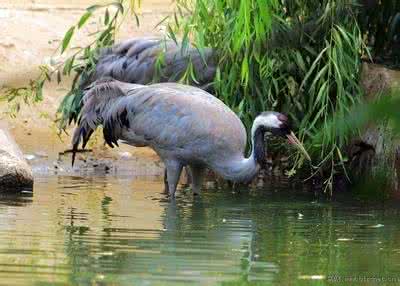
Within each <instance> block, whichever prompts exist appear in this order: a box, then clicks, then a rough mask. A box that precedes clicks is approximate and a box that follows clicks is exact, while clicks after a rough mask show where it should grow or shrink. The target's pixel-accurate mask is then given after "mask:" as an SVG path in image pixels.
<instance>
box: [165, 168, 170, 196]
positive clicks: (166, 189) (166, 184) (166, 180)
mask: <svg viewBox="0 0 400 286" xmlns="http://www.w3.org/2000/svg"><path fill="white" fill-rule="evenodd" d="M164 192H165V193H167V194H168V192H169V188H168V179H167V168H164Z"/></svg>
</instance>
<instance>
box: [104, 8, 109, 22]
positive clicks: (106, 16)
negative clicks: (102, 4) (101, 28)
mask: <svg viewBox="0 0 400 286" xmlns="http://www.w3.org/2000/svg"><path fill="white" fill-rule="evenodd" d="M109 22H110V12H109V11H108V8H107V9H106V13H105V15H104V25H106V26H107V25H108V23H109Z"/></svg>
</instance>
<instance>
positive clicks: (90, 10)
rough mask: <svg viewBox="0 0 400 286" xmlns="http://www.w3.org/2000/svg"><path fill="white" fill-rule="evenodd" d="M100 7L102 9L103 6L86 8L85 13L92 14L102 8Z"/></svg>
mask: <svg viewBox="0 0 400 286" xmlns="http://www.w3.org/2000/svg"><path fill="white" fill-rule="evenodd" d="M102 7H104V6H103V5H97V4H96V5H92V6H89V7H87V8H86V11H88V12H94V11H96V10H97V9H99V8H102Z"/></svg>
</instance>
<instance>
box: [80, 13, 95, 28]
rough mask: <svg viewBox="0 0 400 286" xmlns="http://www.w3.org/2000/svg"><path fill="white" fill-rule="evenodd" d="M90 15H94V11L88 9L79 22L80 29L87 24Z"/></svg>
mask: <svg viewBox="0 0 400 286" xmlns="http://www.w3.org/2000/svg"><path fill="white" fill-rule="evenodd" d="M90 16H92V12H90V11H87V12H86V13H85V14H83V15H82V17H81V18H80V19H79V22H78V29H80V28H82V26H83V25H85V23H86V22H87V20H88V19H89V18H90Z"/></svg>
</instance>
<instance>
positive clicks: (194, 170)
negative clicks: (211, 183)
mask: <svg viewBox="0 0 400 286" xmlns="http://www.w3.org/2000/svg"><path fill="white" fill-rule="evenodd" d="M189 168H190V174H191V177H192V189H193V195H200V193H201V186H202V183H203V177H204V173H205V168H204V167H202V166H193V165H190V166H189Z"/></svg>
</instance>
